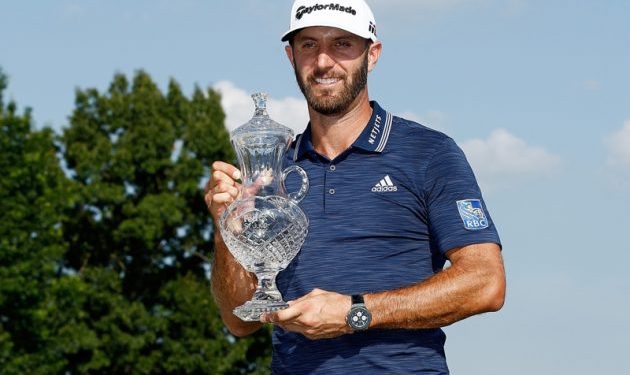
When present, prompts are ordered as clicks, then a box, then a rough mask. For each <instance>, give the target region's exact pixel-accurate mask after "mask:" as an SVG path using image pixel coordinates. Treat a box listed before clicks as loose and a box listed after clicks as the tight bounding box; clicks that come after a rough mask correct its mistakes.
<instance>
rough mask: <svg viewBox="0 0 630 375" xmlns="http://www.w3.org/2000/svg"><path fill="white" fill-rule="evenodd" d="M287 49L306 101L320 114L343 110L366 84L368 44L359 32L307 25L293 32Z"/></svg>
mask: <svg viewBox="0 0 630 375" xmlns="http://www.w3.org/2000/svg"><path fill="white" fill-rule="evenodd" d="M287 53H288V54H289V58H292V61H293V67H294V70H295V77H296V79H297V82H298V85H299V86H300V90H302V93H303V94H304V97H305V98H306V101H307V102H308V104H309V106H311V108H313V109H314V110H315V111H317V112H319V113H321V114H324V115H336V114H342V113H344V112H345V111H346V110H347V109H348V108H349V107H350V105H351V104H352V103H353V101H354V100H355V99H356V98H357V96H358V95H359V94H360V93H361V92H362V91H363V90H364V89H365V87H366V85H367V75H368V68H369V61H368V53H369V45H368V42H367V41H366V40H365V39H363V38H361V37H359V36H356V35H354V34H351V33H349V32H346V31H344V30H341V29H337V28H333V27H309V28H306V29H303V30H301V31H300V32H298V33H297V34H296V35H295V36H294V39H293V43H292V47H287Z"/></svg>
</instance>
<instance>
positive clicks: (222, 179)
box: [212, 171, 236, 186]
mask: <svg viewBox="0 0 630 375" xmlns="http://www.w3.org/2000/svg"><path fill="white" fill-rule="evenodd" d="M212 183H213V184H214V186H216V185H217V184H220V183H224V184H227V185H231V186H235V185H236V180H235V179H234V178H232V177H231V176H228V175H227V174H226V173H225V172H222V171H214V172H212Z"/></svg>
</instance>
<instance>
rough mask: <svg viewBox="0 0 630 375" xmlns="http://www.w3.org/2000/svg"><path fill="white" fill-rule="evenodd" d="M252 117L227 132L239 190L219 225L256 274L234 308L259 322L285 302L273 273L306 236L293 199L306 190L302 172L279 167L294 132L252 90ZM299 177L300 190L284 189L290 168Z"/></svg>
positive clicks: (239, 258) (303, 220)
mask: <svg viewBox="0 0 630 375" xmlns="http://www.w3.org/2000/svg"><path fill="white" fill-rule="evenodd" d="M252 98H253V99H254V103H255V105H256V112H255V114H254V117H253V118H252V119H251V120H250V121H249V122H248V123H246V124H244V125H242V126H240V127H238V128H236V129H235V130H234V131H233V132H232V133H231V134H230V140H231V142H232V145H233V146H234V149H235V150H236V154H237V157H238V162H239V165H240V167H241V173H242V191H241V195H240V197H239V198H238V199H237V200H236V201H234V202H233V203H232V204H231V205H230V206H229V207H228V208H227V209H226V210H225V212H224V213H223V215H222V216H221V218H220V220H219V227H220V230H221V235H222V236H223V240H224V242H225V244H226V245H227V247H228V249H229V251H230V253H232V255H233V256H234V258H235V259H236V260H237V261H238V262H239V263H240V264H241V265H242V266H243V267H244V268H245V269H246V270H247V271H249V272H253V273H254V274H256V277H257V278H258V285H257V287H256V291H255V292H254V296H253V297H252V299H251V300H249V301H247V302H246V303H245V304H243V305H241V306H239V307H237V308H235V309H234V314H235V315H236V316H238V317H239V318H241V319H242V320H244V321H248V322H253V321H259V320H260V316H261V315H262V314H263V313H265V312H271V311H277V310H281V309H284V308H286V307H288V304H287V303H286V302H285V301H284V300H283V299H282V295H281V294H280V291H279V290H278V287H277V286H276V276H277V275H278V273H279V272H280V271H282V270H283V269H285V268H286V267H287V266H288V265H289V263H290V262H291V260H292V259H293V258H294V257H295V256H296V255H297V253H298V252H299V251H300V248H301V247H302V244H303V243H304V240H305V239H306V234H307V230H308V219H307V217H306V215H305V214H304V212H303V211H302V209H301V208H300V207H299V206H298V204H297V203H298V202H299V201H301V200H302V198H304V196H305V195H306V192H307V191H308V187H309V184H308V177H307V175H306V172H305V171H304V170H303V169H302V168H300V167H298V166H296V165H293V166H291V167H289V168H286V169H284V170H282V162H283V160H284V155H285V153H286V151H287V149H288V147H289V144H290V143H291V141H292V140H293V131H292V130H291V129H289V128H287V127H286V126H283V125H281V124H278V123H277V122H275V121H273V120H272V119H271V118H270V117H269V115H268V114H267V96H266V94H261V93H258V94H254V95H252ZM292 172H296V173H298V175H299V176H300V178H301V182H302V185H301V188H300V190H298V191H296V192H292V193H287V192H286V189H285V186H284V181H285V178H286V177H287V175H288V174H289V173H292Z"/></svg>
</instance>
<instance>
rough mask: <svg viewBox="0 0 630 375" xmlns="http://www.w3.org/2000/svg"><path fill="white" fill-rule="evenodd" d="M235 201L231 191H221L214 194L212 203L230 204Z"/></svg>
mask: <svg viewBox="0 0 630 375" xmlns="http://www.w3.org/2000/svg"><path fill="white" fill-rule="evenodd" d="M232 202H234V196H233V195H232V194H230V193H219V194H214V195H212V202H211V204H219V205H222V204H230V203H232Z"/></svg>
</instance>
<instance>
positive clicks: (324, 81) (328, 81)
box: [313, 78, 341, 87]
mask: <svg viewBox="0 0 630 375" xmlns="http://www.w3.org/2000/svg"><path fill="white" fill-rule="evenodd" d="M313 82H315V84H317V85H319V86H324V87H326V86H333V85H335V84H337V83H338V82H341V79H340V78H315V79H313Z"/></svg>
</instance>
